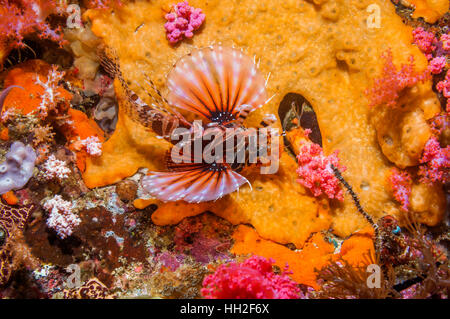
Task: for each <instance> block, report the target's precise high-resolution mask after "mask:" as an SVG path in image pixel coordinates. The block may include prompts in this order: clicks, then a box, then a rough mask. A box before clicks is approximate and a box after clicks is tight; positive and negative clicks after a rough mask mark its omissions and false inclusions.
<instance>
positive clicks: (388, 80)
mask: <svg viewBox="0 0 450 319" xmlns="http://www.w3.org/2000/svg"><path fill="white" fill-rule="evenodd" d="M381 57H382V58H383V59H384V60H385V64H384V68H383V74H382V76H381V77H380V78H378V79H375V81H374V85H373V87H372V88H370V89H368V90H366V94H367V95H368V96H369V99H370V106H378V105H382V104H385V105H387V106H390V107H395V106H397V99H398V97H399V93H400V92H401V91H402V90H404V89H405V88H410V87H413V86H414V85H415V84H416V83H417V82H419V81H425V80H426V79H428V78H429V76H430V73H429V70H428V69H427V70H426V71H425V72H424V73H423V74H417V73H416V72H415V71H414V57H413V56H411V57H410V58H409V64H402V66H401V68H400V70H397V68H396V66H395V65H394V62H393V61H392V59H393V57H392V51H391V50H387V51H386V52H385V53H384V54H382V55H381Z"/></svg>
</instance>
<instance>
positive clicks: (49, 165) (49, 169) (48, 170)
mask: <svg viewBox="0 0 450 319" xmlns="http://www.w3.org/2000/svg"><path fill="white" fill-rule="evenodd" d="M43 168H44V171H43V174H44V177H45V178H46V179H53V178H57V179H59V180H62V179H64V178H67V177H69V174H70V168H69V167H67V164H66V162H64V161H60V160H58V159H56V157H55V155H51V156H50V157H49V158H48V160H47V161H46V162H45V163H44V165H43Z"/></svg>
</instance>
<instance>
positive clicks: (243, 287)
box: [201, 256, 300, 299]
mask: <svg viewBox="0 0 450 319" xmlns="http://www.w3.org/2000/svg"><path fill="white" fill-rule="evenodd" d="M273 264H274V261H273V260H272V259H269V260H267V259H265V258H264V257H260V256H253V257H250V258H249V259H247V260H246V261H245V262H243V263H241V264H237V263H229V264H227V265H221V266H219V268H218V269H217V270H216V272H215V273H214V274H212V275H209V276H207V277H206V278H205V280H204V281H203V287H204V288H203V289H202V290H201V292H202V295H203V296H204V297H205V298H208V299H296V298H299V293H300V289H299V288H298V287H297V284H296V283H295V282H294V281H293V280H292V279H290V278H289V276H288V275H287V274H286V273H282V274H281V275H277V274H275V273H274V272H273V269H272V265H273Z"/></svg>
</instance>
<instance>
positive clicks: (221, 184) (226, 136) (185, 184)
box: [102, 46, 279, 203]
mask: <svg viewBox="0 0 450 319" xmlns="http://www.w3.org/2000/svg"><path fill="white" fill-rule="evenodd" d="M103 56H104V58H103V59H102V60H103V61H102V65H103V66H104V68H105V70H106V71H107V72H109V73H110V74H111V76H112V77H116V78H118V79H119V81H120V83H121V85H122V87H123V89H124V92H125V94H126V96H127V99H128V101H129V103H128V104H129V105H128V106H127V112H128V114H129V115H131V117H132V118H133V119H135V120H137V121H138V122H139V123H141V124H143V125H144V126H146V127H147V128H149V129H151V130H152V131H154V132H155V133H156V134H158V135H159V136H161V137H162V138H164V139H166V140H167V141H169V142H171V143H172V144H173V146H172V148H171V150H170V151H169V152H168V153H167V154H168V155H167V156H166V164H167V169H168V171H167V172H150V173H149V175H147V176H145V177H144V178H143V180H142V185H143V187H144V189H145V190H146V191H147V192H148V193H149V194H151V195H152V196H154V197H156V198H158V199H159V200H162V201H179V200H184V201H186V202H189V203H199V202H205V201H212V200H217V199H219V198H221V197H222V196H224V195H227V194H229V193H232V192H234V191H236V190H238V189H239V187H241V186H242V185H243V184H245V183H248V184H249V185H250V183H249V181H248V180H247V179H246V178H245V177H243V176H242V175H241V174H239V172H240V171H241V170H242V168H243V167H245V166H247V165H250V164H251V163H259V164H261V162H264V161H263V160H262V157H263V156H264V155H262V154H265V156H267V152H268V151H270V153H271V156H272V155H273V153H275V154H276V156H277V160H278V154H279V152H278V144H277V147H276V148H277V149H276V150H271V149H270V147H267V146H266V145H267V144H266V145H264V146H260V145H259V144H261V143H259V142H256V144H257V146H256V147H250V143H249V140H250V136H254V135H252V134H250V133H251V132H252V133H254V132H255V131H256V133H257V134H265V138H266V139H274V135H272V134H270V133H266V132H267V129H266V128H267V127H268V126H270V125H272V124H273V123H274V122H275V121H276V117H275V116H274V115H267V116H266V117H265V118H264V119H263V121H262V122H261V127H260V128H257V129H254V128H246V127H244V126H243V122H244V120H245V119H246V117H247V116H248V115H249V113H251V112H252V111H254V110H255V109H257V108H259V107H261V106H263V105H264V104H266V103H267V102H268V101H269V100H270V99H268V98H267V92H266V80H265V79H264V77H263V76H262V75H261V74H260V72H259V71H258V70H257V66H256V63H255V62H254V61H253V60H252V59H250V58H249V57H248V56H246V55H244V54H243V53H242V52H241V51H240V50H237V49H234V48H227V47H222V46H212V47H207V48H203V49H197V50H195V51H194V52H192V53H190V54H188V55H186V56H184V57H182V58H181V59H180V60H179V61H178V62H177V63H176V64H175V65H174V67H173V69H172V70H171V71H170V73H169V74H168V77H167V86H168V91H169V93H168V95H167V97H166V98H165V97H163V96H162V94H161V93H160V91H159V90H158V89H157V88H156V86H155V85H154V83H153V82H152V81H151V80H150V79H149V78H148V77H146V84H147V85H148V86H149V87H150V88H151V90H146V92H147V93H148V95H149V96H150V99H151V101H152V103H150V105H148V104H146V103H145V102H144V101H143V100H142V99H141V98H140V97H138V95H137V94H136V93H135V92H133V91H132V90H131V89H130V88H129V86H128V85H127V83H126V82H125V80H124V78H123V75H122V73H121V71H120V67H119V61H118V59H117V58H116V57H115V55H114V54H108V53H106V54H104V55H103ZM176 108H178V109H182V110H185V111H189V112H192V113H194V114H195V115H197V116H200V117H201V118H202V119H204V120H206V124H205V125H203V124H198V122H197V121H194V122H189V121H187V120H186V119H185V118H184V117H183V116H182V115H181V114H180V113H179V112H178V111H176ZM179 128H182V129H184V130H185V131H187V132H188V133H189V136H188V139H187V141H185V142H183V143H177V142H178V139H177V138H176V134H174V133H175V132H176V129H179ZM230 129H233V130H231V131H230ZM211 130H212V131H215V132H216V133H222V134H223V137H222V138H221V139H214V140H213V141H212V142H210V143H211V145H212V146H211V147H218V148H219V149H220V150H223V152H222V153H220V154H227V150H230V147H232V148H233V151H234V152H232V154H236V155H235V156H233V157H228V156H225V155H223V156H222V155H221V157H220V158H216V160H213V161H212V162H211V161H205V159H204V158H202V156H201V155H202V154H200V155H199V154H198V152H195V151H194V148H195V147H194V145H195V144H196V143H200V144H201V145H202V146H203V147H205V146H207V144H206V143H205V142H204V141H205V135H206V134H207V132H208V131H211ZM230 132H233V133H230ZM275 135H276V134H275ZM242 137H244V139H242ZM242 141H244V142H242ZM258 141H260V140H259V139H258ZM227 142H233V143H227ZM230 145H231V146H230ZM214 150H217V148H214ZM213 153H214V152H213ZM174 154H175V155H174ZM239 154H240V155H239ZM242 154H244V155H245V160H244V161H241V160H238V159H239V156H241V155H242ZM199 156H200V157H199ZM252 156H253V158H254V159H255V158H256V161H253V162H250V161H249V158H251V157H252ZM186 159H187V160H186ZM240 159H242V156H241V157H240Z"/></svg>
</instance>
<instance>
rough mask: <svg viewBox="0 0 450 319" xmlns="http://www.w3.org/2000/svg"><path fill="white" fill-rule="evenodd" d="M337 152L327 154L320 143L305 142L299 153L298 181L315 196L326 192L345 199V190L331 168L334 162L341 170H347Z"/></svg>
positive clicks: (332, 196) (331, 196) (328, 194)
mask: <svg viewBox="0 0 450 319" xmlns="http://www.w3.org/2000/svg"><path fill="white" fill-rule="evenodd" d="M337 153H338V152H337V151H335V152H334V153H332V154H331V155H329V156H325V155H324V154H323V151H322V148H321V147H320V145H318V144H315V143H305V144H304V145H303V146H302V147H301V148H300V154H298V155H297V159H298V165H299V167H298V169H297V174H298V176H299V177H300V178H299V179H298V180H297V182H299V183H300V184H302V185H303V186H305V187H307V188H309V189H310V190H311V191H312V193H313V195H314V196H320V195H322V194H323V193H325V194H326V195H327V196H328V197H329V198H336V199H338V200H341V201H342V200H344V192H343V191H342V189H341V187H340V183H339V180H338V179H337V178H336V176H335V175H334V172H333V170H332V168H331V164H333V165H334V166H335V167H336V168H339V169H340V170H341V171H344V170H345V167H342V166H340V165H339V159H338V157H337Z"/></svg>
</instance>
